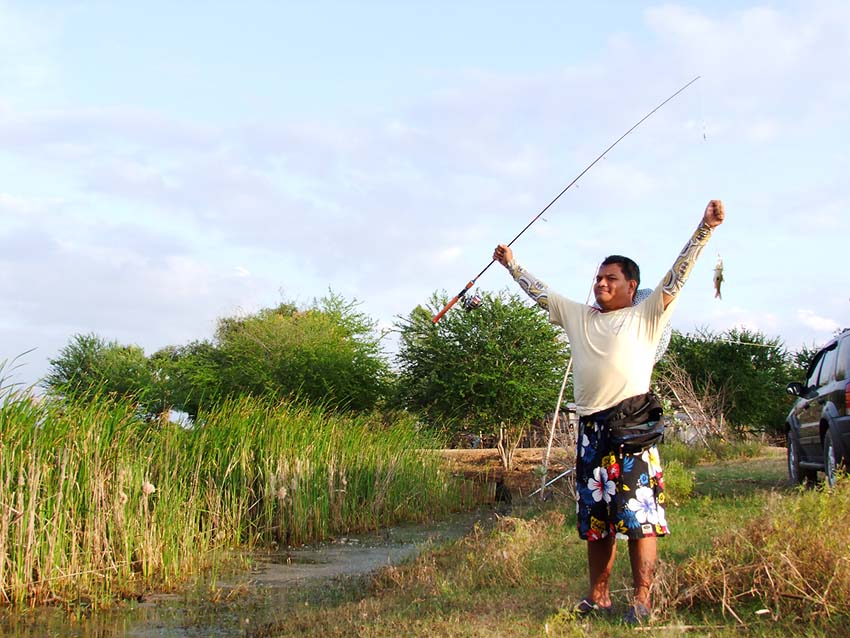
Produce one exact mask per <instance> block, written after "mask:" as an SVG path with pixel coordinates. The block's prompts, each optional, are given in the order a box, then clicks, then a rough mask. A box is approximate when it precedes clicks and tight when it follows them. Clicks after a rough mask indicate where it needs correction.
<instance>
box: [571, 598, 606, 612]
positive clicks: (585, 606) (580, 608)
mask: <svg viewBox="0 0 850 638" xmlns="http://www.w3.org/2000/svg"><path fill="white" fill-rule="evenodd" d="M611 607H612V606H611V605H608V606H607V607H603V606H602V605H600V604H599V603H595V602H593V601H592V600H591V599H590V598H582V599H581V600H580V601H578V602H577V603H576V604H575V606H574V607H573V613H574V614H575V615H576V616H590V615H593V614H600V613H601V614H610V613H611Z"/></svg>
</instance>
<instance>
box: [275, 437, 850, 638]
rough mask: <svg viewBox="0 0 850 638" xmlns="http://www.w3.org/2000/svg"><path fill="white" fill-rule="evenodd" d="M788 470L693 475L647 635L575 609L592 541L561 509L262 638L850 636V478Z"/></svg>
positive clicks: (620, 570)
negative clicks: (791, 480) (837, 481)
mask: <svg viewBox="0 0 850 638" xmlns="http://www.w3.org/2000/svg"><path fill="white" fill-rule="evenodd" d="M784 462H785V461H784V454H783V453H782V451H781V450H780V451H777V450H766V451H765V452H764V453H762V454H760V455H758V456H755V457H753V456H744V457H738V459H737V460H726V461H721V462H718V463H715V464H711V465H697V466H696V467H693V468H690V469H691V470H692V471H693V473H694V474H693V475H694V477H695V484H694V489H693V492H692V495H691V496H690V498H687V499H686V500H683V501H682V502H681V503H680V504H679V505H678V506H673V505H670V506H669V508H668V519H669V520H670V522H671V526H672V530H673V533H672V534H671V535H670V536H669V537H667V538H665V539H663V540H662V541H660V554H661V562H660V565H659V573H658V575H657V579H656V587H655V588H654V591H653V596H654V601H655V606H656V613H657V618H655V619H654V620H653V623H652V625H651V627H649V628H641V629H633V628H625V627H622V626H621V625H620V624H619V622H618V620H616V619H613V620H609V619H603V618H597V619H593V620H585V619H575V618H573V617H572V616H571V614H569V613H567V612H565V611H564V609H565V607H566V606H568V605H569V604H570V603H571V602H573V601H575V600H577V599H578V598H580V597H581V596H582V595H584V594H585V593H586V582H587V577H586V563H585V545H584V543H583V542H582V541H580V540H579V539H578V538H577V535H576V534H575V532H574V514H573V513H572V512H573V507H572V505H571V504H569V503H564V504H558V505H555V506H550V507H546V508H544V509H540V508H539V507H537V506H534V507H532V506H529V507H528V508H527V509H521V508H515V510H514V516H513V517H506V518H502V519H501V520H500V521H499V523H498V525H497V526H496V527H495V529H494V530H492V531H488V532H485V531H479V532H478V533H476V534H472V535H470V536H468V537H466V538H465V539H463V540H461V541H458V542H455V543H453V544H450V545H446V546H444V547H442V548H438V549H436V550H434V551H431V552H429V553H427V554H425V555H423V556H421V557H420V558H418V559H417V560H416V561H413V562H411V563H409V564H407V565H404V566H400V567H394V568H387V569H385V570H384V571H382V572H381V573H380V574H378V575H377V576H376V577H374V578H373V579H372V581H371V584H370V587H369V590H368V593H366V594H365V595H364V594H363V593H362V589H360V588H359V587H352V588H351V589H350V590H349V591H348V592H347V593H344V594H340V596H339V598H338V599H336V600H334V601H325V602H324V604H323V605H322V606H321V607H319V608H315V607H303V608H302V607H297V608H293V609H292V610H291V613H289V614H287V620H286V622H285V623H281V624H279V625H277V626H270V627H267V628H264V630H263V632H261V633H262V635H266V636H281V637H282V636H328V637H342V636H365V637H371V638H383V637H387V638H388V637H390V636H447V637H448V636H452V637H479V636H480V637H484V636H487V637H488V638H490V637H499V636H505V637H507V636H511V637H523V636H558V637H576V638H579V637H581V638H590V637H591V636H592V637H597V636H683V635H687V636H712V637H714V638H727V637H728V638H731V637H733V636H752V637H754V638H768V637H770V638H773V637H775V638H780V637H782V638H785V637H786V636H802V635H805V636H813V637H827V636H844V635H846V626H847V623H848V621H850V612H848V609H847V607H846V600H847V599H848V595H850V589H848V588H850V579H848V576H847V575H845V573H844V572H846V571H847V569H846V567H847V566H848V561H850V546H848V542H847V540H846V535H843V534H842V533H841V532H840V530H842V529H843V525H842V523H843V521H844V520H846V517H847V516H848V515H850V483H848V482H845V483H844V484H843V485H839V486H838V488H837V489H836V490H835V491H834V493H827V492H825V491H823V490H809V491H806V492H804V491H800V490H796V489H793V488H791V487H788V486H787V485H786V480H785V465H784ZM619 545H620V550H619V551H620V552H621V555H620V556H619V558H618V561H617V564H616V567H615V572H614V577H613V581H612V583H613V587H612V589H613V590H614V591H613V594H614V598H615V604H616V605H617V606H618V607H619V609H620V610H621V611H623V610H624V609H625V606H626V605H627V604H628V601H629V595H630V581H631V576H630V572H629V568H628V560H627V557H626V551H625V550H626V548H625V543H620V544H619ZM789 555H790V556H796V557H798V558H799V559H800V560H795V561H794V564H793V567H792V568H791V569H788V570H786V569H784V563H783V562H782V561H784V560H785V558H784V557H787V556H789ZM795 573H796V574H798V575H799V578H797V577H796V576H795V575H794V574H795ZM771 579H772V582H773V583H774V586H770V585H769V583H770V582H771ZM805 583H809V584H810V585H811V586H810V587H809V586H808V585H806V584H805ZM807 587H808V590H806V588H807ZM799 589H803V590H804V593H805V595H801V594H800V591H798V590H799ZM830 590H831V591H830ZM818 593H819V594H820V596H818V595H815V594H818ZM763 610H767V612H766V613H764V612H763ZM757 612H760V613H757Z"/></svg>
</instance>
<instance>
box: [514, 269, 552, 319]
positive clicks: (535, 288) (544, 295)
mask: <svg viewBox="0 0 850 638" xmlns="http://www.w3.org/2000/svg"><path fill="white" fill-rule="evenodd" d="M508 272H509V273H511V277H513V278H514V281H516V282H517V283H518V284H519V287H520V288H522V289H523V290H524V291H525V294H527V295H528V296H529V297H531V299H532V300H533V301H534V303H536V304H537V305H538V306H540V307H541V308H543V309H544V310H549V286H548V285H546V284H545V283H544V282H542V281H540V280H539V279H538V278H537V277H535V276H534V275H532V274H531V273H530V272H528V271H527V270H526V269H525V268H523V267H522V266H520V265H519V264H518V263H517V262H516V261H515V260H513V259H512V260H511V261H509V262H508Z"/></svg>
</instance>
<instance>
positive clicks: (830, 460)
mask: <svg viewBox="0 0 850 638" xmlns="http://www.w3.org/2000/svg"><path fill="white" fill-rule="evenodd" d="M823 469H824V472H826V484H827V485H828V486H829V487H835V476H836V474H837V473H838V470H839V465H838V452H837V451H836V450H835V444H834V443H833V441H832V432H830V431H829V430H827V432H826V436H825V437H824V439H823Z"/></svg>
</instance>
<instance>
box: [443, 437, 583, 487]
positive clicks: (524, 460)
mask: <svg viewBox="0 0 850 638" xmlns="http://www.w3.org/2000/svg"><path fill="white" fill-rule="evenodd" d="M440 454H441V455H442V456H443V457H445V458H446V460H447V461H448V463H449V467H450V468H451V470H452V473H454V474H455V475H457V476H462V477H464V478H466V479H469V480H471V481H473V482H475V483H478V484H484V485H492V486H494V487H495V486H496V485H499V484H501V485H503V486H504V487H505V488H507V489H508V490H509V491H510V493H511V496H512V497H525V496H528V495H529V494H530V493H531V492H533V491H534V490H536V489H537V488H539V487H540V482H541V479H540V474H539V473H538V472H537V471H536V469H537V468H538V467H539V466H540V465H541V464H542V463H543V457H544V455H545V454H546V448H539V447H535V448H518V449H517V450H516V451H515V452H514V464H513V468H512V469H511V470H505V469H504V467H503V466H502V460H501V458H500V456H499V451H498V450H497V449H495V448H484V449H477V450H440ZM573 457H574V455H573V454H572V453H571V452H570V453H568V452H567V451H566V450H564V449H563V448H554V447H553V448H552V452H551V454H550V456H549V472H548V477H549V478H550V479H552V478H555V477H556V476H557V475H558V474H560V473H561V472H563V471H564V470H566V469H568V468H571V467H572V466H573Z"/></svg>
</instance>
